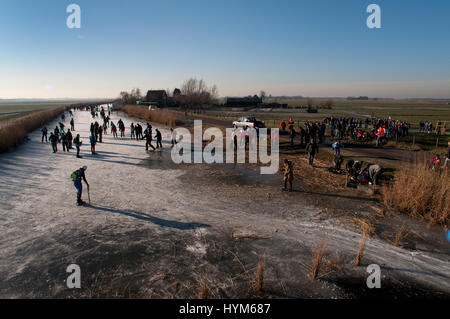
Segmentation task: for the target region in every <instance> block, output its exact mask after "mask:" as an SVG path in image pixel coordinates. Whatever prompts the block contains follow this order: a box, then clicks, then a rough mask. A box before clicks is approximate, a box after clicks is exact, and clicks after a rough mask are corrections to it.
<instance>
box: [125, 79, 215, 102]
mask: <svg viewBox="0 0 450 319" xmlns="http://www.w3.org/2000/svg"><path fill="white" fill-rule="evenodd" d="M166 94H167V97H169V98H172V100H173V103H174V104H177V105H179V106H182V107H186V108H193V107H198V106H204V105H212V104H216V103H217V98H218V96H219V92H218V89H217V86H216V85H213V86H208V85H207V84H206V82H205V81H204V80H198V79H196V78H190V79H188V80H186V81H185V82H184V83H183V84H182V86H181V89H178V88H177V89H175V90H174V91H173V93H172V92H171V91H170V90H169V89H167V90H166ZM120 98H121V99H122V102H123V103H124V104H136V102H137V101H142V100H144V99H145V97H144V96H143V95H142V93H141V90H140V89H138V88H136V89H133V90H131V92H126V91H122V92H120Z"/></svg>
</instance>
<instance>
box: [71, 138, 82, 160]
mask: <svg viewBox="0 0 450 319" xmlns="http://www.w3.org/2000/svg"><path fill="white" fill-rule="evenodd" d="M73 144H74V145H75V147H76V148H77V158H81V156H80V147H81V145H82V144H83V142H82V141H81V140H80V134H77V137H75V138H74V139H73Z"/></svg>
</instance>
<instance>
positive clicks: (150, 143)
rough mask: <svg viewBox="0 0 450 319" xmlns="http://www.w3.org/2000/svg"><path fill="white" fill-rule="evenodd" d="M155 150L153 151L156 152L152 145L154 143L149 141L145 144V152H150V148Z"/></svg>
mask: <svg viewBox="0 0 450 319" xmlns="http://www.w3.org/2000/svg"><path fill="white" fill-rule="evenodd" d="M149 146H150V147H151V148H153V150H155V149H156V148H155V147H154V146H153V145H152V141H147V142H145V150H146V151H148V147H149Z"/></svg>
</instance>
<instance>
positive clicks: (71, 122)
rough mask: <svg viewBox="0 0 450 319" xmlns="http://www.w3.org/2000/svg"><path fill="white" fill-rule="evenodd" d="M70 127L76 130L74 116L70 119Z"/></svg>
mask: <svg viewBox="0 0 450 319" xmlns="http://www.w3.org/2000/svg"><path fill="white" fill-rule="evenodd" d="M70 129H71V130H72V131H75V122H74V120H73V118H72V119H70Z"/></svg>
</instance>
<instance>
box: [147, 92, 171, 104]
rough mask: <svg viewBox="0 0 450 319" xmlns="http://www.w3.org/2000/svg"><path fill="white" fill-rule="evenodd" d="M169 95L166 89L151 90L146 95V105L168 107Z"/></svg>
mask: <svg viewBox="0 0 450 319" xmlns="http://www.w3.org/2000/svg"><path fill="white" fill-rule="evenodd" d="M168 100H169V97H168V96H167V93H166V91H165V90H149V91H147V95H146V96H145V102H146V105H155V106H158V107H166V106H167V105H168Z"/></svg>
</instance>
